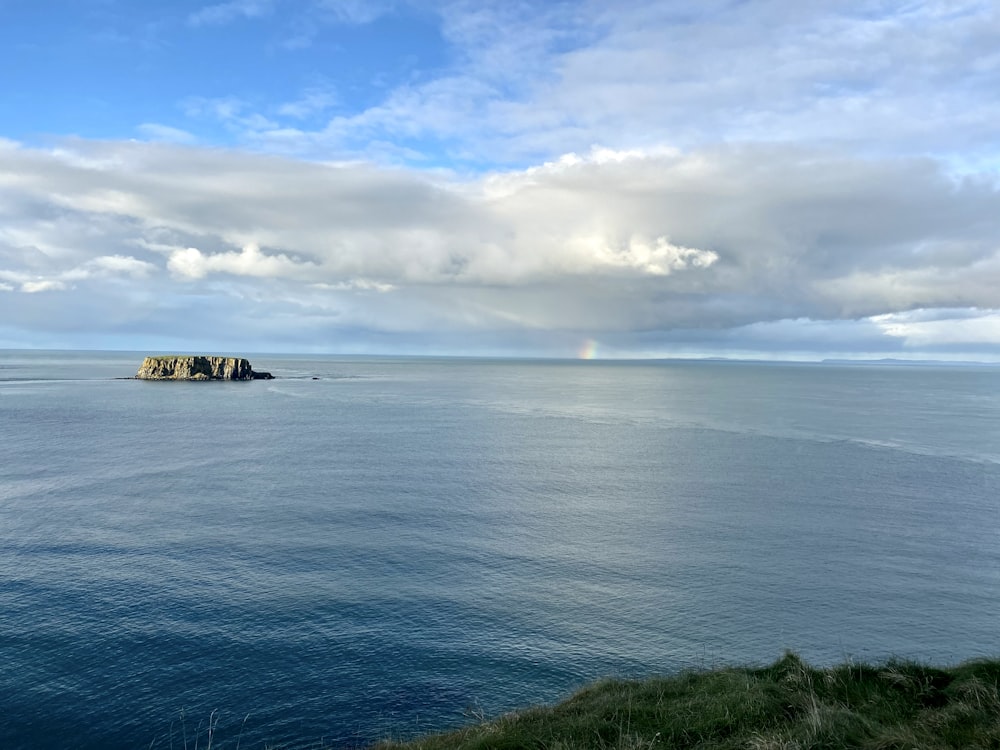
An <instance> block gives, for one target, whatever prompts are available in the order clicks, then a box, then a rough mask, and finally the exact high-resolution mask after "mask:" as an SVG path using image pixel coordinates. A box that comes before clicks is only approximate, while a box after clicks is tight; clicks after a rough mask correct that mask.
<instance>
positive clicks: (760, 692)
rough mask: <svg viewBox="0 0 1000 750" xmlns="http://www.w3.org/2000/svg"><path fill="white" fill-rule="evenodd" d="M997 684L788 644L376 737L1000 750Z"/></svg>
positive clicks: (979, 671)
mask: <svg viewBox="0 0 1000 750" xmlns="http://www.w3.org/2000/svg"><path fill="white" fill-rule="evenodd" d="M998 683H1000V661H973V662H967V663H965V664H962V665H960V666H958V667H953V668H950V669H939V668H935V667H930V666H926V665H922V664H917V663H913V662H903V661H890V662H887V663H884V664H881V665H865V664H845V665H841V666H837V667H832V668H829V669H813V668H812V667H810V666H809V665H808V664H806V663H805V662H803V661H802V660H801V659H800V658H799V657H798V656H796V655H794V654H786V655H785V656H784V657H783V658H781V659H779V660H778V661H777V662H775V663H774V664H772V665H770V666H768V667H763V668H745V667H741V668H723V669H716V670H711V671H704V672H687V673H683V674H680V675H677V676H674V677H665V678H651V679H647V680H641V681H625V680H606V681H603V682H599V683H596V684H594V685H591V686H589V687H586V688H584V689H583V690H581V691H579V692H578V693H576V694H575V695H573V696H571V697H570V698H568V699H567V700H565V701H564V702H562V703H559V704H557V705H554V706H544V707H536V708H530V709H527V710H524V711H518V712H515V713H510V714H505V715H503V716H500V717H497V718H494V719H491V720H486V721H480V722H479V723H476V724H474V725H471V726H467V727H464V728H461V729H458V730H455V731H452V732H448V733H444V734H437V735H431V736H427V737H422V738H419V739H415V740H412V741H409V742H391V741H389V742H384V743H382V744H380V745H379V746H378V748H379V749H380V750H453V749H454V750H457V749H458V748H462V750H476V749H482V750H486V749H487V748H489V749H490V750H494V749H495V750H501V749H504V748H510V750H515V749H520V748H526V749H527V748H537V749H538V750H542V749H544V750H570V748H595V749H600V750H640V749H641V750H647V749H648V750H652V749H653V748H690V749H691V750H708V749H709V748H711V749H712V750H715V749H722V748H733V749H735V748H747V749H749V750H798V749H799V748H829V749H830V750H834V749H835V748H872V750H906V749H909V748H913V749H914V750H916V749H917V748H919V749H920V750H935V749H936V748H996V749H998V750H1000V694H998Z"/></svg>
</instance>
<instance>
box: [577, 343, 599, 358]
mask: <svg viewBox="0 0 1000 750" xmlns="http://www.w3.org/2000/svg"><path fill="white" fill-rule="evenodd" d="M576 356H577V357H578V358H579V359H593V358H594V357H596V356H597V342H596V341H594V340H593V339H585V340H584V342H583V344H581V345H580V351H579V352H577V355H576Z"/></svg>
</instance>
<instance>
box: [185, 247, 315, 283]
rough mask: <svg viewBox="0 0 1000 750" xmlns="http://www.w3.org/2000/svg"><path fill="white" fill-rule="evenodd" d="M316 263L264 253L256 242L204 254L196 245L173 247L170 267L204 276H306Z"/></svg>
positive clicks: (199, 276) (193, 276) (198, 277)
mask: <svg viewBox="0 0 1000 750" xmlns="http://www.w3.org/2000/svg"><path fill="white" fill-rule="evenodd" d="M314 267H315V266H314V264H311V263H302V262H298V261H296V260H294V259H292V258H289V257H288V256H287V255H284V254H278V255H265V254H264V253H262V252H261V251H260V248H258V247H257V246H256V245H253V244H250V245H245V246H244V247H243V249H242V250H241V251H240V252H238V253H235V252H228V253H214V254H204V253H202V252H201V251H200V250H198V249H197V248H194V247H188V248H185V249H183V250H174V251H173V252H172V253H171V254H170V258H169V260H168V261H167V268H168V269H170V271H171V272H172V273H174V274H176V275H177V276H181V277H187V278H190V279H201V278H204V277H205V276H206V275H208V274H209V273H230V274H234V275H236V276H259V277H271V278H289V277H290V278H303V272H304V271H305V272H306V273H308V271H309V269H310V268H314Z"/></svg>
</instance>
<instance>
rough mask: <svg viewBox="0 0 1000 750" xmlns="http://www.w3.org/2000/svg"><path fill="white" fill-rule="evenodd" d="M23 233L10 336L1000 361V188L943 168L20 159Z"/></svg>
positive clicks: (193, 151)
mask: <svg viewBox="0 0 1000 750" xmlns="http://www.w3.org/2000/svg"><path fill="white" fill-rule="evenodd" d="M0 221H2V223H0V314H2V319H3V320H4V321H6V325H5V326H4V335H6V336H7V337H10V338H12V337H15V336H21V337H23V338H24V339H31V340H42V341H46V340H51V341H53V342H60V341H63V340H69V339H70V338H71V337H72V335H74V332H78V331H81V330H88V329H90V330H95V331H103V332H104V333H103V336H104V339H103V342H105V343H107V345H111V344H116V343H119V344H123V345H124V344H128V343H129V342H133V341H139V340H140V339H141V336H142V335H147V336H153V337H154V338H156V340H163V341H173V340H176V341H187V340H189V338H188V337H191V336H193V337H194V340H204V341H205V343H206V344H212V343H218V342H233V344H231V346H232V345H240V346H245V345H250V346H255V347H259V348H269V347H271V348H273V347H275V346H277V345H279V344H280V343H282V342H284V344H285V345H286V347H287V346H291V347H292V348H295V349H315V350H332V351H351V350H357V349H358V348H364V347H365V346H369V345H371V344H370V342H373V341H375V342H379V345H386V344H387V343H392V344H393V345H394V346H396V347H397V348H401V349H403V350H410V349H412V350H417V351H423V350H428V349H430V350H434V349H435V348H437V349H438V350H441V349H443V350H447V351H449V352H460V351H468V352H470V353H474V352H489V351H503V352H508V351H518V352H527V353H548V354H567V353H572V352H575V351H576V350H577V349H578V348H579V346H580V342H581V341H582V340H584V339H593V340H596V341H599V342H601V350H602V351H604V352H605V353H618V354H621V355H641V356H650V355H659V356H669V355H671V354H677V353H681V354H684V353H708V354H711V353H720V352H733V353H743V354H745V353H747V352H750V353H752V352H754V351H757V352H768V351H772V352H773V351H781V352H784V353H789V352H791V353H796V352H799V353H809V352H830V351H834V352H836V351H844V350H850V351H858V349H857V345H858V344H859V342H860V344H861V345H862V349H861V350H860V351H861V352H862V353H865V352H882V353H885V352H890V353H892V352H905V351H907V350H908V349H912V350H913V351H918V350H919V351H921V352H927V351H930V352H933V351H936V350H938V349H940V350H941V351H946V352H951V351H965V352H972V353H978V354H989V353H991V352H993V353H995V352H997V351H1000V329H998V327H997V323H996V321H997V318H998V314H1000V313H998V312H997V311H998V310H1000V241H998V239H997V238H998V237H1000V193H998V190H997V187H996V185H995V184H994V183H992V182H990V181H986V180H982V179H973V178H956V177H954V176H952V175H951V174H950V173H949V171H948V170H947V168H946V166H945V165H944V164H942V163H941V162H938V161H935V160H931V159H928V158H861V157H858V156H854V155H851V154H848V153H845V152H843V151H838V150H831V149H807V148H787V147H782V148H777V147H774V146H769V145H761V144H758V145H748V146H742V147H719V148H712V149H701V150H689V151H681V150H676V149H664V148H660V149H651V150H648V151H644V150H634V149H633V150H631V151H628V152H615V151H611V150H607V149H594V150H592V151H590V152H588V153H583V154H569V155H565V156H563V157H562V158H559V159H557V160H554V161H552V162H549V163H545V164H541V165H539V166H536V167H531V168H528V169H522V170H506V171H494V172H491V173H488V174H485V175H482V176H474V177H461V176H457V175H455V174H449V173H446V172H434V173H427V172H421V171H417V170H413V169H406V168H398V167H397V168H390V167H379V166H375V165H372V164H366V163H316V162H308V161H302V160H298V159H294V158H283V157H275V156H263V155H248V154H245V153H240V152H236V151H223V150H217V149H203V148H196V147H188V146H181V145H167V144H144V143H115V142H106V143H95V142H87V141H75V142H66V143H64V144H61V145H60V146H59V147H58V148H51V149H39V148H30V147H26V146H20V145H18V144H15V143H11V142H7V143H5V144H4V146H3V148H2V149H0ZM934 311H938V312H934ZM941 311H944V312H941ZM810 321H811V322H812V323H810ZM790 322H796V323H795V325H794V326H793V325H791V324H790ZM143 332H145V334H144V333H143ZM150 332H151V333H150ZM848 332H849V333H850V335H848ZM793 333H794V335H792V334H793ZM852 336H853V337H854V338H853V339H852ZM852 340H853V341H854V346H853V347H852V346H849V345H848V342H849V341H852ZM435 341H436V342H437V343H436V344H435V343H434V342H435ZM366 342H367V343H366ZM442 342H444V343H443V344H442ZM101 343H102V340H101V339H98V340H96V341H95V344H97V345H100V344H101ZM963 347H964V348H963Z"/></svg>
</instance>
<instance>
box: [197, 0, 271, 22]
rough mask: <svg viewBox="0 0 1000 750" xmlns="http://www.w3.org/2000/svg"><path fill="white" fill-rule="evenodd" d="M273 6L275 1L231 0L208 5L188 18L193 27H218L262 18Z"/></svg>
mask: <svg viewBox="0 0 1000 750" xmlns="http://www.w3.org/2000/svg"><path fill="white" fill-rule="evenodd" d="M273 5H274V2H273V0H231V1H230V2H225V3H217V4H215V5H206V6H205V7H203V8H201V9H199V10H197V11H195V12H194V13H191V14H190V15H189V16H188V23H189V24H190V25H192V26H217V25H222V24H227V23H230V22H232V21H236V20H239V19H241V18H248V19H252V18H261V17H263V16H266V15H268V14H269V13H270V12H271V10H272V8H273Z"/></svg>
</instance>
